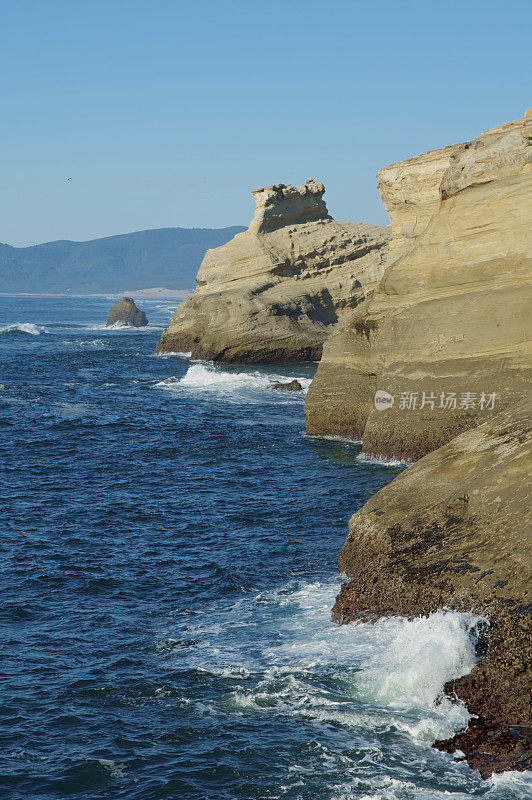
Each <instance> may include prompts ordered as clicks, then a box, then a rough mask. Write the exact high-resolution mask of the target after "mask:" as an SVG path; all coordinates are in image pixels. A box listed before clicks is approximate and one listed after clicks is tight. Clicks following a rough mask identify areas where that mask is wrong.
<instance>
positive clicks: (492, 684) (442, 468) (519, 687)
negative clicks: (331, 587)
mask: <svg viewBox="0 0 532 800" xmlns="http://www.w3.org/2000/svg"><path fill="white" fill-rule="evenodd" d="M529 413H530V412H529V409H527V408H526V406H522V407H517V408H514V409H511V410H509V411H506V412H504V413H502V414H499V415H497V416H495V417H494V418H493V419H492V420H490V421H489V422H486V423H484V424H483V425H481V426H479V427H476V428H473V429H472V430H469V431H466V432H464V433H462V434H461V435H459V436H457V437H456V438H455V439H453V440H452V441H451V442H449V443H447V444H446V445H445V446H443V447H441V448H440V449H438V450H435V451H434V452H432V453H430V454H429V455H427V456H425V457H424V458H422V459H421V460H420V461H418V462H417V463H416V464H414V465H413V466H411V467H409V468H408V469H407V470H405V471H404V472H403V473H401V475H399V476H398V477H397V478H395V480H393V481H392V482H391V483H390V484H388V486H386V487H384V488H383V489H381V490H380V491H379V492H377V494H375V495H374V496H373V497H372V498H371V499H370V500H369V501H368V502H367V503H366V505H365V506H364V507H363V508H362V509H361V510H360V511H358V512H357V513H356V514H354V515H353V517H352V518H351V521H350V523H349V534H348V537H347V540H346V542H345V544H344V546H343V548H342V551H341V553H340V558H339V564H340V569H341V570H343V571H345V572H346V573H347V575H348V576H350V578H351V579H352V580H351V582H349V583H347V584H344V586H343V587H342V590H341V592H340V594H339V596H338V598H337V601H336V605H335V607H334V611H333V616H334V618H335V619H336V620H337V621H339V622H341V623H346V622H351V621H353V620H356V619H359V618H361V617H362V618H367V616H368V614H369V615H371V616H372V617H373V618H375V615H377V616H382V615H386V614H401V615H404V616H410V615H418V614H428V613H430V612H432V611H436V610H438V609H441V608H442V607H449V608H452V609H456V610H459V611H471V610H473V611H475V612H476V613H477V614H479V615H482V616H486V617H487V618H488V620H489V628H488V629H487V630H486V636H485V639H484V641H483V643H482V644H483V645H484V646H483V647H481V648H480V652H479V656H483V657H482V658H481V660H480V661H479V663H478V664H477V665H476V666H475V667H474V669H473V671H472V672H471V674H470V675H467V676H465V677H463V678H460V679H459V680H458V681H456V682H454V684H453V685H452V686H448V687H446V688H447V692H448V693H449V694H452V693H453V691H454V692H456V694H457V695H458V697H459V698H460V699H462V700H463V701H464V702H465V703H466V705H467V707H468V709H469V711H470V712H471V713H472V714H476V715H478V718H477V719H474V720H473V721H472V723H471V725H470V728H469V729H468V730H467V731H466V732H464V733H461V734H458V735H457V736H455V737H453V739H451V740H449V741H448V742H441V743H439V744H438V745H437V746H438V747H440V749H443V750H447V751H448V752H451V753H452V752H454V751H455V750H456V749H459V750H462V751H463V752H464V753H465V754H466V757H467V760H468V763H469V764H470V765H471V766H472V767H474V768H477V769H480V771H481V772H482V774H483V775H485V776H486V775H489V774H491V773H492V772H494V771H501V770H506V769H527V768H530V766H531V758H530V757H531V750H530V725H531V724H532V719H531V706H530V678H531V675H530V672H531V665H532V652H531V642H532V639H531V634H532V618H531V614H530V612H531V603H530V592H531V588H532V586H531V568H532V558H531V548H530V532H531V529H532V528H531V523H532V520H531V515H530V503H529V502H528V497H527V488H528V476H529V474H530V470H531V467H532V457H531V442H532V434H531V428H530V416H529ZM486 644H487V650H486V647H485V645H486Z"/></svg>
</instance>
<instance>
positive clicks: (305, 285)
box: [157, 180, 391, 362]
mask: <svg viewBox="0 0 532 800" xmlns="http://www.w3.org/2000/svg"><path fill="white" fill-rule="evenodd" d="M324 191H325V189H324V186H323V184H322V183H321V182H320V181H313V180H310V181H307V182H306V183H305V184H304V185H303V186H299V187H294V186H285V185H283V184H277V185H274V186H269V187H267V188H264V189H257V190H256V191H254V192H252V194H253V197H254V199H255V203H256V211H255V217H254V219H253V220H252V222H251V224H250V226H249V229H248V230H247V231H245V232H244V233H240V234H238V235H237V236H235V237H234V239H232V240H231V241H230V242H229V243H228V244H226V245H223V246H222V247H218V248H217V249H215V250H208V251H207V254H206V255H205V258H204V260H203V262H202V264H201V267H200V269H199V272H198V275H197V279H196V284H197V285H196V290H195V292H194V294H193V295H192V296H191V297H189V298H187V299H186V300H185V301H184V302H183V303H181V305H180V306H179V307H178V309H177V311H176V312H175V314H174V316H173V317H172V320H171V322H170V325H169V327H168V329H167V330H166V331H164V333H163V335H162V337H161V340H160V342H159V345H158V347H157V352H159V353H162V352H171V351H191V352H192V355H193V357H194V358H203V359H208V360H211V359H213V360H220V361H240V362H260V361H292V360H316V359H319V358H320V356H321V350H322V345H323V342H324V340H325V339H326V337H327V336H328V334H329V333H330V331H331V330H332V328H333V327H334V326H335V325H336V324H337V323H338V320H339V319H342V318H343V317H344V316H345V315H346V313H347V312H348V311H349V310H352V309H353V308H355V307H356V306H357V305H358V304H359V303H360V302H361V301H362V300H363V299H364V298H365V297H366V296H367V295H368V293H370V292H371V291H372V290H373V289H374V288H375V286H376V285H377V283H378V282H379V280H380V278H381V277H382V274H383V271H384V263H385V259H386V255H387V250H388V243H389V240H390V238H391V232H390V230H389V228H381V227H378V226H374V225H362V224H355V223H347V222H336V221H335V220H333V219H332V218H331V217H330V216H329V215H328V212H327V207H326V205H325V202H324V200H323V194H324Z"/></svg>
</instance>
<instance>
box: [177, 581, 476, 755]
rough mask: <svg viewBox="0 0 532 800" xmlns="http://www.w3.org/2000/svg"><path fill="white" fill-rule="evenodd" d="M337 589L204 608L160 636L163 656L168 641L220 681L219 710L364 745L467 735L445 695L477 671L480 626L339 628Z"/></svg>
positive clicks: (395, 623) (444, 613) (426, 622)
mask: <svg viewBox="0 0 532 800" xmlns="http://www.w3.org/2000/svg"><path fill="white" fill-rule="evenodd" d="M338 588H339V582H338V581H334V582H328V583H324V584H321V583H314V584H306V583H304V584H301V585H299V586H288V587H283V588H281V589H279V590H273V591H271V592H265V593H261V594H259V595H257V596H256V597H255V599H254V601H253V600H251V601H249V600H240V601H238V602H236V603H234V604H233V605H232V607H231V608H229V609H228V608H225V609H220V608H219V607H218V608H208V609H206V610H205V617H203V615H202V617H201V618H200V619H198V620H197V621H196V622H195V624H193V625H190V623H189V624H188V625H187V627H186V629H184V630H181V631H179V632H172V634H171V637H169V635H168V632H167V633H166V635H165V638H164V640H163V642H164V644H162V645H161V649H163V647H165V646H166V647H168V642H169V641H170V638H171V639H172V641H173V642H178V643H179V666H180V667H183V666H185V667H186V668H194V669H197V670H200V671H206V672H210V673H212V674H213V675H216V676H218V677H219V679H220V680H223V681H224V684H225V685H226V694H225V695H224V700H223V701H222V706H223V708H224V709H225V711H226V712H227V711H229V712H231V710H233V712H245V713H260V714H282V715H286V714H290V715H294V714H295V715H299V716H302V717H304V718H305V720H306V721H307V722H309V723H312V724H315V725H317V726H318V727H319V726H323V725H325V726H330V725H331V724H333V725H337V726H340V727H344V728H348V729H356V731H358V734H359V735H362V736H364V737H366V736H367V735H368V734H369V733H371V736H374V735H375V731H377V730H387V731H393V730H395V731H399V732H401V733H402V734H403V735H404V736H408V738H410V739H411V740H414V741H416V742H418V743H420V744H423V743H424V744H429V743H431V742H433V741H434V740H435V739H443V738H447V737H449V736H452V735H453V734H454V733H455V732H457V731H459V730H461V729H463V728H464V727H466V725H467V723H468V720H469V718H470V714H469V712H468V711H467V709H466V708H465V706H464V705H463V704H462V703H459V702H454V701H452V700H451V699H449V698H446V697H444V696H443V689H444V686H445V684H446V683H447V682H448V681H451V680H453V679H456V678H458V677H460V676H462V675H466V674H468V673H469V672H470V671H471V669H472V668H473V667H474V665H475V664H476V662H477V656H476V652H475V646H476V639H477V633H478V629H479V626H480V625H481V624H485V620H483V619H482V618H480V617H477V616H475V615H474V614H472V613H466V612H462V613H460V612H454V611H449V610H441V611H437V612H435V613H433V614H430V615H428V616H425V617H417V618H415V619H405V618H403V617H388V618H385V619H381V620H379V621H377V622H376V623H375V624H370V623H359V624H352V625H344V626H338V625H336V624H334V623H333V622H331V619H330V609H331V607H332V605H333V602H334V597H335V595H336V593H337V591H338ZM188 643H190V644H193V645H194V646H193V647H189V646H187V645H188ZM168 649H170V650H171V649H172V648H168ZM176 666H178V664H176ZM364 732H365V733H364ZM351 735H353V731H352V732H351V733H350V736H351Z"/></svg>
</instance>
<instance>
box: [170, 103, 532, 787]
mask: <svg viewBox="0 0 532 800" xmlns="http://www.w3.org/2000/svg"><path fill="white" fill-rule="evenodd" d="M378 186H379V189H380V191H381V196H382V199H383V203H384V206H385V207H386V209H387V211H388V212H389V215H390V219H391V232H390V230H389V229H387V228H379V227H378V226H367V225H357V224H354V223H339V222H335V221H334V220H332V219H331V218H330V216H329V215H328V212H327V208H326V206H325V203H324V201H323V193H324V187H323V184H322V183H321V182H319V181H307V182H306V184H304V185H303V186H301V187H293V186H285V185H284V184H276V185H273V186H270V187H267V188H265V189H260V190H257V191H256V192H253V194H254V197H255V201H256V213H255V218H254V220H253V221H252V223H251V225H250V227H249V229H248V230H247V231H245V232H244V233H242V234H238V235H237V236H236V237H235V238H234V239H233V240H232V241H231V242H229V243H228V244H227V245H224V246H223V247H221V248H218V249H217V250H212V251H208V252H207V255H206V256H205V259H204V261H203V263H202V265H201V268H200V270H199V273H198V278H197V287H196V291H195V292H194V294H193V295H192V296H191V297H189V298H188V299H187V300H185V302H184V303H182V304H181V305H180V306H179V308H178V309H177V311H176V313H175V314H174V317H173V318H172V320H171V323H170V326H169V328H168V329H167V330H166V331H165V332H164V333H163V335H162V337H161V340H160V342H159V345H158V348H157V351H158V352H159V353H162V352H169V351H191V352H192V355H193V357H194V358H204V359H208V360H220V361H228V362H232V361H235V362H243V363H257V362H272V361H276V362H283V361H291V360H301V361H305V360H318V359H320V357H321V361H320V363H319V366H318V369H317V372H316V376H315V378H314V380H313V382H312V384H311V387H310V389H309V392H308V395H307V398H306V403H305V412H306V424H307V431H308V433H309V434H311V435H318V436H320V435H340V436H343V437H347V438H351V439H357V440H362V443H363V449H364V451H365V452H366V453H368V454H374V455H376V456H379V457H387V458H390V457H393V458H396V459H406V460H408V461H415V462H416V463H414V464H413V465H412V466H410V467H409V468H408V469H407V470H405V471H404V472H403V473H402V474H401V475H400V476H399V477H397V478H396V479H395V480H393V481H392V482H391V483H390V484H389V485H388V486H386V487H385V488H384V489H382V490H381V491H379V492H378V493H377V494H376V495H374V497H372V498H371V499H370V500H369V501H368V503H366V505H365V506H364V507H363V508H362V509H360V510H359V511H358V512H357V513H356V514H354V516H353V517H352V519H351V521H350V525H349V535H348V537H347V540H346V543H345V544H344V546H343V548H342V551H341V554H340V558H339V565H340V569H341V570H342V571H344V572H345V573H346V574H347V576H348V577H349V579H350V580H349V581H348V583H346V584H345V585H344V586H343V587H342V590H341V592H340V594H339V596H338V598H337V600H336V603H335V606H334V609H333V618H334V619H335V620H336V621H337V622H339V623H340V624H345V623H349V622H356V621H358V620H360V619H377V618H378V617H381V616H384V615H393V614H400V615H404V616H412V615H427V614H430V613H431V612H433V611H436V610H437V609H440V608H442V607H446V608H450V609H454V610H457V611H474V612H475V613H476V614H478V615H480V616H481V617H483V618H485V619H486V620H487V623H489V624H486V626H485V627H484V629H483V633H482V635H481V637H480V641H479V662H478V663H477V665H476V666H475V667H474V669H473V671H472V672H471V674H469V675H467V676H464V677H462V678H460V679H458V680H456V681H454V682H453V685H452V686H447V687H446V689H445V691H446V693H447V694H449V695H451V696H456V698H457V699H458V700H460V701H462V702H464V703H465V704H466V705H467V708H468V709H469V711H470V712H471V714H472V715H473V718H472V721H471V724H470V726H469V728H468V729H467V730H466V731H464V732H462V733H459V734H457V735H456V736H454V737H453V738H452V739H449V740H447V741H443V742H437V743H436V745H435V746H436V747H438V748H440V749H441V750H445V751H447V752H449V753H455V752H456V751H460V752H461V753H462V754H463V755H462V756H459V757H463V758H465V759H466V760H467V762H468V763H469V764H470V766H471V767H473V768H475V769H479V770H480V772H481V773H482V775H484V776H488V775H490V774H492V773H493V772H497V771H502V770H507V769H516V770H517V769H519V770H522V769H526V768H530V767H532V760H531V744H530V733H531V730H532V718H531V713H530V702H529V700H530V686H531V676H530V663H531V660H532V659H531V656H532V653H531V652H530V642H531V634H532V620H531V602H530V587H531V582H530V576H531V571H532V570H531V567H532V564H531V559H530V555H529V553H530V550H531V548H530V531H531V529H532V525H531V520H530V507H529V506H530V504H529V502H528V496H527V491H526V490H527V478H528V475H529V472H530V465H531V425H530V413H529V410H528V408H527V406H526V405H525V404H524V400H525V398H526V392H527V389H528V386H529V383H530V366H531V365H530V349H529V345H528V339H527V332H526V330H525V327H526V321H527V319H528V316H529V307H530V299H531V287H530V276H531V272H532V270H531V267H532V226H531V225H530V220H531V219H532V110H531V111H528V112H527V113H526V115H525V116H524V118H522V119H519V120H515V121H514V122H510V123H507V124H504V125H501V126H499V127H498V128H495V129H493V130H490V131H487V132H485V133H483V134H482V135H481V136H479V137H478V138H477V139H474V140H473V141H470V142H467V143H464V144H457V145H452V146H450V147H447V148H444V149H441V150H436V151H432V152H429V153H425V154H424V155H422V156H418V157H414V158H411V159H408V160H407V161H404V162H401V163H399V164H392V165H391V166H389V167H385V168H384V169H382V170H381V171H380V172H379V174H378Z"/></svg>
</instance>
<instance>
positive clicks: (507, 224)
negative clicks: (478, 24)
mask: <svg viewBox="0 0 532 800" xmlns="http://www.w3.org/2000/svg"><path fill="white" fill-rule="evenodd" d="M531 144H532V113H531V112H527V115H526V116H525V117H524V118H523V119H519V120H516V121H515V122H511V123H507V124H505V125H502V126H500V127H498V128H495V129H493V130H491V131H487V132H486V133H483V134H482V135H481V136H480V137H479V138H478V139H475V140H473V141H471V142H467V143H465V144H458V145H453V146H451V147H448V148H445V149H443V150H436V151H432V152H430V153H426V154H424V155H422V156H419V157H417V158H413V159H409V160H408V161H404V162H402V163H400V164H393V165H391V166H389V167H385V168H384V169H383V170H381V171H380V172H379V175H378V185H379V188H380V191H381V195H382V199H383V203H384V205H385V207H386V209H387V210H388V212H389V214H390V219H391V222H392V230H393V234H394V239H393V242H392V245H391V263H390V265H389V266H388V268H387V269H386V272H385V274H384V276H383V278H382V280H381V282H380V284H379V286H378V288H377V289H376V290H375V292H374V294H373V296H372V297H371V298H370V299H369V300H368V301H367V302H365V303H363V304H362V305H361V306H360V307H359V308H357V309H356V310H355V311H354V312H352V313H351V316H350V318H349V319H348V320H347V321H345V322H344V324H343V325H341V326H339V327H338V329H337V331H336V332H335V333H334V334H333V335H332V336H331V337H330V338H329V340H328V341H327V342H326V344H325V347H324V352H323V358H322V360H321V363H320V365H319V367H318V370H317V373H316V376H315V379H314V381H313V382H312V385H311V387H310V390H309V393H308V395H307V400H306V417H307V430H308V432H309V433H311V434H318V435H321V434H336V435H341V436H346V437H350V438H354V439H361V440H362V441H363V448H364V450H365V451H366V452H368V453H373V454H375V455H379V456H385V457H386V456H394V457H400V458H405V459H416V458H419V457H421V456H423V455H424V454H426V453H428V452H430V451H431V450H434V449H435V448H437V447H439V446H441V445H442V444H444V443H445V442H447V441H449V440H450V439H451V438H453V436H455V435H457V434H458V433H460V432H461V431H463V430H466V429H467V428H470V427H473V426H475V425H478V424H480V423H481V422H483V421H485V420H486V419H489V418H490V417H491V416H493V415H494V414H496V413H498V412H501V411H503V410H504V409H506V408H509V407H511V406H512V405H513V404H515V403H517V402H519V400H520V399H522V398H523V396H524V393H525V389H526V386H527V383H528V381H529V380H530V348H529V344H528V339H527V331H526V325H527V321H528V319H529V308H530V300H531V295H532V293H531V288H530V276H531V266H532V225H531V224H530V222H531V218H532V155H531V154H532V147H531ZM377 391H378V392H379V393H380V400H382V402H379V401H378V402H376V400H378V398H376V396H375V395H376V392H377Z"/></svg>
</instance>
